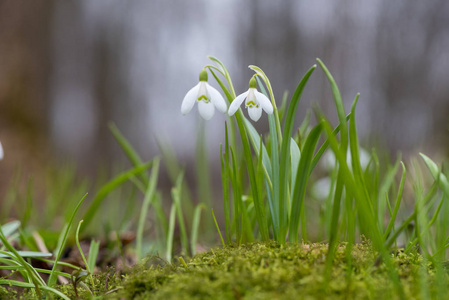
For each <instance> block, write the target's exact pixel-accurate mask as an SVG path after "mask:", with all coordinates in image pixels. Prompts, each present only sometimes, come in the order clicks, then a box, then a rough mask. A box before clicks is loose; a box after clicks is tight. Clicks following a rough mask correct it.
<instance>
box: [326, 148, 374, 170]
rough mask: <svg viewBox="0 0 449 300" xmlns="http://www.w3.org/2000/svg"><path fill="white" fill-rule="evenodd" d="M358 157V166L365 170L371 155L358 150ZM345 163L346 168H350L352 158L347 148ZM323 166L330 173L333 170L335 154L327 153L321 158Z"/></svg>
mask: <svg viewBox="0 0 449 300" xmlns="http://www.w3.org/2000/svg"><path fill="white" fill-rule="evenodd" d="M359 157H360V165H361V167H362V169H363V170H364V169H366V167H368V164H369V162H370V160H371V155H370V154H369V153H368V152H367V151H366V150H365V149H363V148H359ZM346 161H347V163H348V167H349V168H352V157H351V151H350V150H349V148H348V154H347V155H346ZM323 164H324V167H325V168H326V169H327V170H329V171H331V170H333V169H334V168H335V154H334V152H332V151H327V152H326V153H325V154H324V156H323Z"/></svg>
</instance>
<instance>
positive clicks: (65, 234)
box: [48, 194, 87, 286]
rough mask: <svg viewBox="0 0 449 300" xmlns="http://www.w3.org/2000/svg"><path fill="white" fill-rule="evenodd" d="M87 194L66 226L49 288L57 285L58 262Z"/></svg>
mask: <svg viewBox="0 0 449 300" xmlns="http://www.w3.org/2000/svg"><path fill="white" fill-rule="evenodd" d="M86 197H87V194H85V195H84V196H83V198H81V200H80V201H79V202H78V204H77V206H76V207H75V209H74V210H73V213H72V216H71V217H70V220H69V222H68V223H67V224H66V226H65V230H64V231H63V232H62V235H61V236H62V240H61V243H60V244H59V248H57V250H58V251H57V253H58V254H57V255H56V258H55V261H54V263H53V268H52V269H51V273H50V277H49V278H48V285H49V286H54V285H55V284H56V273H55V272H56V268H57V266H58V261H59V260H60V259H61V256H62V253H63V252H64V250H65V244H66V241H67V237H68V235H69V231H70V227H71V226H72V223H73V219H74V218H75V215H76V213H77V212H78V209H79V208H80V206H81V204H83V202H84V199H86Z"/></svg>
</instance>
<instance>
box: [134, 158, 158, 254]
mask: <svg viewBox="0 0 449 300" xmlns="http://www.w3.org/2000/svg"><path fill="white" fill-rule="evenodd" d="M152 162H153V168H152V170H151V175H150V178H149V179H148V185H147V189H146V191H145V197H144V199H143V203H142V208H141V210H140V216H139V222H138V225H137V234H136V256H137V260H140V259H141V258H142V255H143V252H144V251H143V231H144V228H145V221H146V217H147V213H148V210H149V208H150V205H151V202H152V200H153V199H154V194H155V191H156V184H157V179H158V177H159V163H160V159H159V158H158V157H156V158H155V159H154V160H153V161H152Z"/></svg>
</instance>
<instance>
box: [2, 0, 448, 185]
mask: <svg viewBox="0 0 449 300" xmlns="http://www.w3.org/2000/svg"><path fill="white" fill-rule="evenodd" d="M207 55H213V56H216V57H218V58H219V59H221V60H222V61H223V62H224V63H225V64H226V65H227V67H228V69H229V71H230V73H231V76H232V79H233V82H234V84H235V86H236V92H237V93H241V92H243V91H245V90H246V89H247V84H248V80H249V78H250V76H251V75H252V72H251V71H250V70H249V69H248V68H247V66H248V65H250V64H255V65H257V66H259V67H261V68H262V69H263V70H264V71H265V73H266V74H267V75H268V77H269V78H270V80H271V83H272V85H273V88H274V92H275V96H276V97H277V99H278V103H279V102H280V100H281V98H282V94H283V93H284V91H286V90H288V91H293V90H294V89H295V87H296V85H297V83H298V82H299V80H300V79H301V77H302V76H303V74H304V73H305V72H306V71H307V69H309V68H310V67H311V66H312V65H313V64H315V58H317V57H319V58H321V59H322V60H323V61H324V63H325V64H326V65H327V66H328V68H329V69H330V71H331V72H332V74H333V75H334V77H335V79H336V81H337V83H338V84H339V86H340V89H341V92H342V95H343V99H344V101H345V103H346V105H347V108H348V109H349V108H350V104H351V102H352V100H353V99H354V96H355V95H356V93H357V92H360V93H361V98H360V100H359V105H358V110H357V113H358V124H359V133H360V134H361V136H362V141H363V143H364V145H367V147H369V145H371V144H373V143H376V144H381V145H382V146H383V147H385V148H386V149H387V150H388V151H390V152H391V153H396V152H397V151H401V152H402V153H403V154H404V155H409V154H417V152H418V151H424V152H426V153H429V154H434V155H436V154H440V155H444V154H446V153H447V152H448V145H449V133H448V125H449V118H448V113H449V2H448V1H446V0H429V1H418V2H416V1H414V2H410V1H406V0H401V1H399V0H398V1H389V0H374V1H348V0H340V1H330V0H303V1H294V0H284V1H256V0H250V1H236V0H228V1H224V0H223V1H206V0H192V1H181V0H173V1H163V0H152V1H144V0H135V1H120V0H107V1H92V0H91V1H89V0H76V1H50V0H34V1H26V0H1V1H0V141H1V142H2V144H3V147H4V149H5V159H4V160H3V161H2V162H0V165H1V166H0V167H1V168H2V172H0V173H1V174H0V182H1V186H4V184H6V183H8V182H9V181H10V178H11V174H12V173H13V171H14V170H15V168H17V166H18V165H21V166H22V168H23V169H24V170H25V171H26V172H34V174H38V172H40V171H42V170H43V169H44V168H45V166H46V165H47V164H48V163H49V162H54V163H55V164H56V165H58V164H62V163H65V162H67V161H71V162H74V163H75V164H76V166H77V169H78V172H80V173H81V174H83V175H87V176H91V175H94V174H96V172H97V170H98V169H99V167H101V166H105V165H106V166H107V165H114V164H115V163H117V162H119V161H124V160H125V158H124V155H123V154H122V151H121V150H120V148H119V147H118V146H117V144H116V142H115V141H114V139H113V138H112V135H111V134H110V132H109V130H108V127H107V124H108V122H114V123H115V124H116V125H117V126H118V127H119V128H120V130H121V131H122V132H123V133H124V135H125V136H126V137H127V138H128V139H129V140H130V142H131V143H132V144H133V145H134V146H135V147H136V148H137V149H138V151H139V152H140V154H141V155H142V156H143V158H144V159H151V158H152V157H153V156H155V155H157V154H158V153H160V150H159V148H158V144H157V139H159V140H160V141H163V142H165V143H169V144H171V145H172V146H173V147H174V150H175V152H176V154H177V156H178V157H179V158H180V160H181V161H183V162H186V163H187V164H189V163H188V162H191V161H192V160H193V159H194V158H195V143H196V136H197V132H198V127H199V126H201V124H203V123H201V121H200V117H199V115H198V112H197V109H196V108H195V109H194V110H193V111H192V113H190V114H188V115H187V116H182V115H181V113H180V105H181V102H182V99H183V97H184V95H185V93H186V92H187V91H188V90H189V89H190V88H191V87H193V86H194V85H195V84H196V83H197V81H198V74H199V71H200V70H201V68H202V67H203V66H204V65H205V64H207V63H209V61H208V60H207V58H206V56H207ZM209 81H210V83H211V84H212V85H214V86H215V87H217V84H216V83H215V82H214V81H213V80H212V78H210V80H209ZM312 103H319V105H320V107H321V108H322V109H323V110H324V111H325V112H326V114H328V115H329V117H330V119H331V120H333V121H334V124H335V123H336V122H335V121H336V115H335V111H334V108H333V100H332V96H331V92H330V88H329V84H328V83H327V81H326V79H325V77H324V74H323V72H322V71H321V70H319V69H317V70H316V71H315V73H314V74H313V76H312V78H311V80H310V82H309V84H308V86H307V87H306V89H305V92H304V96H303V98H302V102H301V104H300V110H301V113H300V114H299V115H300V116H304V115H305V112H306V110H307V109H309V108H310V107H311V104H312ZM216 114H217V115H216V116H215V117H214V118H213V119H212V120H210V121H208V122H207V123H205V130H206V136H207V143H208V149H209V155H210V160H211V168H212V169H213V170H215V171H216V172H219V144H220V143H222V142H223V140H224V129H223V123H224V119H225V118H224V117H223V116H221V115H220V114H219V113H216ZM261 120H262V121H261V122H259V123H258V124H257V126H258V129H259V130H260V131H261V132H266V131H268V125H267V123H264V118H262V119H261ZM299 121H300V120H298V122H299ZM190 164H191V165H192V166H193V163H190ZM217 182H220V181H219V180H218V181H217Z"/></svg>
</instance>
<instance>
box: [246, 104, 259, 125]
mask: <svg viewBox="0 0 449 300" xmlns="http://www.w3.org/2000/svg"><path fill="white" fill-rule="evenodd" d="M248 115H249V117H250V118H251V119H252V120H253V121H254V122H257V121H258V120H259V119H260V116H262V108H261V107H255V106H254V107H248Z"/></svg>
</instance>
